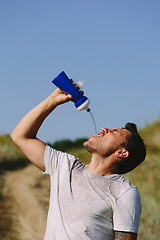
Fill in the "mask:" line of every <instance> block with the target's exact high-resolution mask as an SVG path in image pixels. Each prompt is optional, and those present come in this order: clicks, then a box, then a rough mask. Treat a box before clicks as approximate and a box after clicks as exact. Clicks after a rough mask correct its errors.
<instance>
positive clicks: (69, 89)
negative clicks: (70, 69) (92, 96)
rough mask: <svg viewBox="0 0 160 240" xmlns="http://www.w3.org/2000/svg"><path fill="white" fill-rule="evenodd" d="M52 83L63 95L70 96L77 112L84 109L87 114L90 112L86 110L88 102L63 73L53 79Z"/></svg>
mask: <svg viewBox="0 0 160 240" xmlns="http://www.w3.org/2000/svg"><path fill="white" fill-rule="evenodd" d="M52 83H53V84H55V85H56V86H57V87H58V88H60V89H61V90H62V91H63V92H64V93H65V94H71V95H72V101H73V102H74V104H75V107H76V108H77V109H78V110H79V111H81V110H84V109H86V110H87V112H89V111H90V109H89V108H88V105H89V103H90V100H89V99H88V98H87V97H86V96H84V95H83V94H82V93H81V91H79V90H78V89H77V88H76V87H75V86H74V85H73V83H72V82H71V80H70V79H69V78H68V76H67V75H66V73H65V72H64V71H63V72H61V73H60V74H59V75H58V76H57V77H56V78H54V79H53V81H52Z"/></svg>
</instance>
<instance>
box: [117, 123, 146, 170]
mask: <svg viewBox="0 0 160 240" xmlns="http://www.w3.org/2000/svg"><path fill="white" fill-rule="evenodd" d="M124 129H127V130H128V131H130V132H131V136H129V137H128V138H127V139H126V140H127V141H126V142H127V143H126V144H125V146H124V147H125V149H126V150H127V151H128V152H129V156H128V157H127V158H124V160H123V161H121V162H120V164H119V173H120V174H124V173H127V172H130V171H132V170H133V169H134V168H136V167H137V166H138V165H139V164H141V163H142V162H143V161H144V159H145V156H146V147H145V144H144V142H143V139H142V138H141V136H140V135H139V133H138V131H137V126H136V124H134V123H126V124H125V127H124Z"/></svg>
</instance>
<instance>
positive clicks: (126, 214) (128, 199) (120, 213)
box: [113, 187, 142, 233]
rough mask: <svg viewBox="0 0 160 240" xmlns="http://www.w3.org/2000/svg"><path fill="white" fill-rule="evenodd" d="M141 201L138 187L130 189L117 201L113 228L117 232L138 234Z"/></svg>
mask: <svg viewBox="0 0 160 240" xmlns="http://www.w3.org/2000/svg"><path fill="white" fill-rule="evenodd" d="M141 211H142V207H141V199H140V196H139V192H138V190H137V188H136V187H134V188H130V189H129V190H128V191H126V192H125V193H124V194H123V195H122V196H120V197H119V198H118V199H117V200H116V201H115V206H114V210H113V228H114V230H115V231H123V232H133V233H138V228H139V221H140V215H141Z"/></svg>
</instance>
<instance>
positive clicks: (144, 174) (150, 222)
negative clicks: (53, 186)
mask: <svg viewBox="0 0 160 240" xmlns="http://www.w3.org/2000/svg"><path fill="white" fill-rule="evenodd" d="M139 132H140V134H141V136H142V137H143V138H144V142H145V144H146V146H147V157H146V160H145V161H144V163H142V164H141V165H140V166H139V167H137V168H136V169H135V170H134V171H132V172H131V173H128V174H126V175H125V178H127V179H128V180H129V181H130V182H131V183H132V184H133V185H136V186H137V187H138V190H139V192H140V195H141V199H142V208H143V210H142V215H141V222H140V228H139V236H138V239H139V240H146V239H149V240H157V239H160V187H159V185H160V174H159V171H160V120H157V121H155V122H154V123H152V124H147V125H146V126H145V127H144V128H143V129H140V130H139ZM84 140H86V139H77V140H75V141H71V140H69V139H66V140H62V141H56V142H55V143H54V144H50V145H52V146H53V147H55V148H57V149H58V150H63V151H67V152H69V153H70V154H73V155H75V156H76V157H78V158H79V159H80V160H81V161H82V162H84V163H88V162H89V161H90V154H89V153H88V152H87V151H86V150H85V149H84V148H83V147H82V143H83V141H84ZM27 163H28V160H27V159H26V158H25V157H24V156H23V154H22V153H21V152H20V151H19V150H18V149H17V147H16V146H15V145H14V144H13V143H12V141H11V139H10V137H9V136H7V135H6V136H0V214H1V216H2V217H1V220H0V236H5V235H3V233H4V232H5V229H7V228H9V226H8V225H7V222H6V206H5V199H4V197H3V194H2V191H3V186H4V184H5V182H4V180H3V176H2V173H3V172H5V171H6V170H15V169H18V168H21V167H24V166H26V164H27ZM3 209H5V211H3ZM9 224H10V223H9ZM8 230H9V229H8ZM3 239H4V240H5V238H4V237H3ZM15 240H17V239H15Z"/></svg>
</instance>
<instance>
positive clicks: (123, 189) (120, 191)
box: [110, 174, 139, 199]
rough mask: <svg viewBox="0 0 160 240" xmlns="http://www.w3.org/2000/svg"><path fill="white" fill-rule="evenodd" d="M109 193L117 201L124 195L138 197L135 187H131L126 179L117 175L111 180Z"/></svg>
mask: <svg viewBox="0 0 160 240" xmlns="http://www.w3.org/2000/svg"><path fill="white" fill-rule="evenodd" d="M110 191H111V193H112V195H113V196H114V197H115V198H116V199H119V198H120V197H121V196H122V195H124V194H126V195H127V194H130V195H132V194H133V195H137V194H138V195H139V192H138V190H137V187H136V186H134V185H132V184H131V183H130V182H129V181H128V180H127V179H126V178H124V177H123V176H121V175H118V174H116V175H115V176H114V177H113V178H111V182H110Z"/></svg>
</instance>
